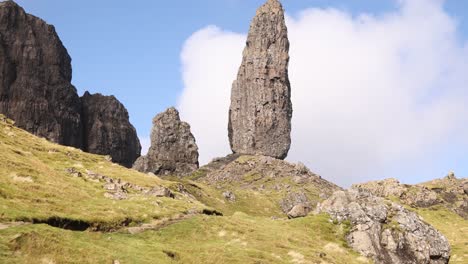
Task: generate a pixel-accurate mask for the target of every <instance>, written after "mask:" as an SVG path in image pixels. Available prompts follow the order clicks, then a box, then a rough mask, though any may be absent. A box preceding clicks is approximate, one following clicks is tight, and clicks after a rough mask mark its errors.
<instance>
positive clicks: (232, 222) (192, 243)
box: [0, 213, 364, 263]
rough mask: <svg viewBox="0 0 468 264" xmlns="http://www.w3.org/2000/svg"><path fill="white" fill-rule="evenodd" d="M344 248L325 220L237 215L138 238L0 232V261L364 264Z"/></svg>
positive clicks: (29, 229)
mask: <svg viewBox="0 0 468 264" xmlns="http://www.w3.org/2000/svg"><path fill="white" fill-rule="evenodd" d="M343 243H344V242H343V229H342V228H340V226H336V225H334V224H332V223H330V222H329V221H328V216H326V215H317V216H310V217H306V218H302V219H296V220H292V221H290V220H271V219H267V218H259V217H252V216H248V215H246V214H243V213H236V214H234V215H233V216H232V217H229V218H228V217H213V216H198V217H195V218H191V219H189V220H185V221H182V222H179V223H176V224H173V225H171V226H168V227H166V228H163V229H161V230H157V231H147V232H144V233H141V234H138V235H129V234H124V233H89V232H72V231H64V230H60V229H56V228H52V227H49V226H47V225H31V226H22V227H16V228H11V229H7V230H3V231H0V245H1V246H2V247H3V250H0V252H2V253H0V262H2V263H4V262H5V263H37V262H36V261H38V260H45V261H49V263H112V261H113V260H119V261H120V262H121V263H294V260H295V259H296V261H299V262H296V263H363V261H364V259H363V258H362V257H359V255H358V254H357V253H355V252H352V251H351V250H350V249H349V248H347V247H345V246H343ZM0 249H2V248H0ZM165 252H166V253H165ZM167 253H169V254H172V255H173V256H174V259H173V258H171V257H169V256H168V255H167ZM321 253H322V254H321ZM320 255H322V257H320ZM301 261H302V262H301Z"/></svg>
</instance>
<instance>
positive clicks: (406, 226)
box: [317, 189, 450, 264]
mask: <svg viewBox="0 0 468 264" xmlns="http://www.w3.org/2000/svg"><path fill="white" fill-rule="evenodd" d="M317 212H324V213H328V214H330V216H331V218H332V219H333V220H334V221H337V222H341V223H343V222H345V221H347V222H348V223H349V224H350V225H351V229H350V232H349V234H348V235H347V237H346V240H347V242H348V244H349V245H350V246H351V247H352V248H353V249H355V250H356V251H358V252H360V253H361V254H362V255H364V256H365V257H368V258H372V259H373V260H374V261H375V263H382V264H399V263H401V264H406V263H431V264H445V263H448V262H449V259H450V245H449V242H448V240H447V238H445V237H444V236H443V235H442V234H441V233H439V232H438V231H437V230H436V229H435V228H433V227H432V226H430V225H429V224H426V223H425V222H424V221H423V220H422V219H421V218H420V217H419V216H418V215H417V214H415V213H413V212H410V211H408V210H406V209H405V208H404V207H403V206H401V205H398V204H396V203H393V202H390V201H388V200H385V199H383V198H380V197H377V196H374V195H372V194H370V193H369V192H366V191H363V190H357V189H351V190H349V191H338V192H335V193H334V194H333V195H332V197H330V198H329V199H327V200H325V201H324V202H322V203H321V204H319V205H318V206H317Z"/></svg>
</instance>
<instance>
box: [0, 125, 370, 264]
mask: <svg viewBox="0 0 468 264" xmlns="http://www.w3.org/2000/svg"><path fill="white" fill-rule="evenodd" d="M12 123H13V122H12V121H11V120H8V119H6V118H5V117H0V263H37V262H39V263H112V262H113V261H115V262H114V263H291V262H294V263H363V262H364V263H365V262H366V261H367V260H366V259H365V258H363V257H361V256H359V255H358V254H357V253H355V252H353V251H352V250H350V249H349V248H348V247H347V246H346V244H345V240H344V236H345V233H346V232H347V226H346V224H342V225H338V224H334V223H333V222H330V221H329V217H328V216H327V215H324V214H320V215H310V216H308V217H304V218H299V219H293V220H289V219H288V218H287V217H286V214H284V213H283V212H282V211H281V209H280V208H281V207H280V205H279V204H277V202H278V200H276V197H274V199H273V196H272V198H271V199H270V198H265V199H260V200H259V202H258V204H256V205H254V204H252V207H253V209H249V204H248V203H247V202H242V203H241V204H240V205H239V206H237V205H234V206H230V205H229V204H228V202H226V201H223V200H222V199H224V198H222V197H223V196H222V193H220V190H219V189H217V188H216V185H214V184H212V183H210V182H208V181H209V180H208V178H207V182H205V183H203V182H192V183H194V184H195V185H200V186H202V188H203V192H202V193H201V194H200V193H199V194H198V195H197V196H196V197H195V196H192V194H191V193H192V189H191V188H195V187H190V184H189V183H187V182H186V181H184V182H181V183H179V182H175V181H166V180H161V179H159V178H158V177H155V176H154V175H147V174H142V173H139V172H136V171H133V170H129V169H126V168H124V167H121V166H118V165H116V164H113V163H111V162H109V161H108V159H107V158H106V157H104V156H98V155H92V154H88V153H84V152H82V151H80V150H77V149H74V148H70V147H63V146H60V145H56V144H53V143H50V142H48V141H46V140H44V139H40V138H37V137H35V136H33V135H31V134H29V133H27V132H25V131H24V130H21V129H19V128H16V127H14V126H13V125H12ZM251 159H254V158H252V157H248V158H246V157H241V158H240V160H238V161H236V163H238V162H240V163H243V164H244V165H242V166H249V165H248V164H249V163H248V162H249V160H251ZM250 162H252V161H250ZM234 165H235V164H232V165H231V166H234ZM235 166H237V165H235ZM268 166H271V165H268ZM291 166H292V165H291ZM290 168H292V167H285V168H283V169H281V170H280V171H287V170H289V169H290ZM205 169H207V168H205ZM292 171H294V170H292ZM199 173H200V172H199ZM213 175H215V174H213ZM195 176H196V175H194V177H195ZM200 176H201V175H200V174H199V175H198V177H200ZM313 179H314V180H318V178H313ZM265 180H266V179H265ZM279 181H280V180H279ZM247 183H248V184H247ZM246 184H247V185H246V186H248V187H247V188H246V189H244V191H245V194H246V195H247V194H248V195H247V196H246V197H254V195H258V194H255V191H254V190H253V187H254V185H256V184H257V183H255V184H251V182H250V181H246ZM285 184H286V182H285ZM287 184H289V183H287ZM186 186H188V188H185V187H186ZM226 186H227V185H226ZM269 186H272V183H270V182H268V183H265V189H268V188H270V187H269ZM310 186H312V184H311V185H310ZM236 188H237V187H236ZM239 188H241V189H242V188H243V185H242V184H241V185H239ZM281 188H283V187H281ZM285 188H286V187H285ZM290 188H293V187H290ZM294 188H296V186H294ZM232 190H233V192H235V193H236V195H237V196H238V197H239V198H238V199H239V200H244V199H246V198H244V197H243V193H241V192H238V191H237V189H235V188H232ZM239 190H240V189H239ZM314 193H315V191H314ZM318 194H319V193H318ZM218 195H219V196H218ZM271 195H273V194H271ZM260 196H262V195H259V197H260ZM310 197H311V199H312V198H313V197H315V196H313V195H311V196H310ZM195 198H197V199H199V200H200V201H201V202H200V201H199V200H197V199H195ZM251 201H252V200H251ZM202 202H206V203H207V204H209V205H210V206H207V205H205V204H204V203H202ZM261 203H265V204H269V206H268V208H269V210H270V212H266V211H262V210H259V209H260V208H261V207H262V206H263V205H262V204H261ZM226 204H228V205H226ZM233 204H235V203H233ZM211 205H214V206H211ZM223 205H225V206H223ZM217 206H219V208H218V207H217ZM220 212H222V213H224V216H220ZM258 212H261V213H258ZM273 215H277V216H279V217H280V218H272V217H270V216H273ZM117 261H118V262H117Z"/></svg>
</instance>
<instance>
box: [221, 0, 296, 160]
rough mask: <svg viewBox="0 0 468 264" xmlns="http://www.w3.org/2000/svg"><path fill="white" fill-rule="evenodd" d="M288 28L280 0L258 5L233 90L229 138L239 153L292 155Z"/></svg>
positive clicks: (275, 155)
mask: <svg viewBox="0 0 468 264" xmlns="http://www.w3.org/2000/svg"><path fill="white" fill-rule="evenodd" d="M288 53H289V40H288V30H287V28H286V24H285V20H284V10H283V7H282V6H281V4H280V2H279V1H278V0H268V1H267V2H266V3H265V4H264V5H263V6H262V7H260V8H259V9H258V10H257V14H256V16H255V17H254V19H253V21H252V24H251V26H250V31H249V35H248V38H247V46H246V47H245V49H244V53H243V60H242V64H241V66H240V68H239V72H238V75H237V80H236V81H234V83H233V85H232V91H231V106H230V109H229V126H228V131H229V142H230V145H231V149H232V151H233V152H234V153H239V154H249V155H257V154H258V155H264V156H271V157H274V158H279V159H284V158H286V156H287V154H288V151H289V148H290V145H291V118H292V103H291V87H290V83H289V77H288V64H289V54H288Z"/></svg>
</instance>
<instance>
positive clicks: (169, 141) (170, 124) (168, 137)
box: [133, 107, 198, 176]
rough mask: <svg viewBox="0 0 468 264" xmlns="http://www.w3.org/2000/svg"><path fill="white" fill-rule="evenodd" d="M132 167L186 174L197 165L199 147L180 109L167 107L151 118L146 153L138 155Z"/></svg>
mask: <svg viewBox="0 0 468 264" xmlns="http://www.w3.org/2000/svg"><path fill="white" fill-rule="evenodd" d="M133 168H134V169H136V170H138V171H141V172H144V173H149V172H151V173H154V174H156V175H178V176H184V175H187V174H189V173H191V172H193V171H195V170H196V169H198V147H197V144H196V142H195V138H194V136H193V135H192V133H191V132H190V125H189V124H187V123H185V122H181V121H180V117H179V112H178V111H177V110H176V109H175V108H173V107H172V108H169V109H167V110H166V111H165V112H163V113H161V114H158V115H157V116H156V117H155V118H154V119H153V129H152V131H151V147H150V149H149V151H148V155H146V156H142V157H140V158H138V160H137V161H136V162H135V164H134V165H133Z"/></svg>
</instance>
